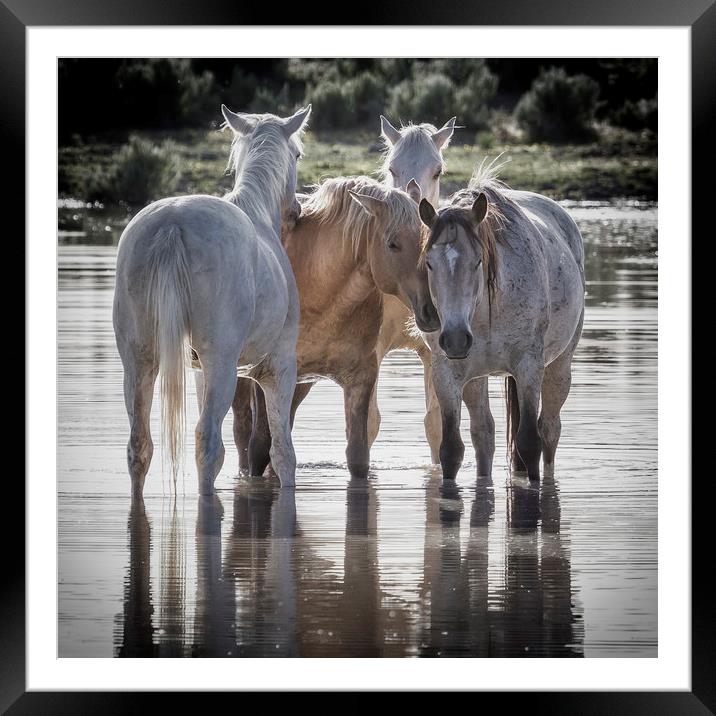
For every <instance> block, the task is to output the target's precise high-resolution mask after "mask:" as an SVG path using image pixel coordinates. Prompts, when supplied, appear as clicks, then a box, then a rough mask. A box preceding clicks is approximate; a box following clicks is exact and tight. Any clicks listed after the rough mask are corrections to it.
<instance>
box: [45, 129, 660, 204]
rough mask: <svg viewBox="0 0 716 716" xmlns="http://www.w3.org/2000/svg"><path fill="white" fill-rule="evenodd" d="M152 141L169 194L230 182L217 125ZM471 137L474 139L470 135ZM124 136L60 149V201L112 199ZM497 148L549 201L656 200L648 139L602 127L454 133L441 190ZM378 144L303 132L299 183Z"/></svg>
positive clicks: (366, 155)
mask: <svg viewBox="0 0 716 716" xmlns="http://www.w3.org/2000/svg"><path fill="white" fill-rule="evenodd" d="M139 134H140V136H141V137H143V138H145V139H148V140H150V141H151V142H153V143H156V144H159V143H161V142H164V141H165V140H170V141H171V151H172V152H176V155H177V159H178V162H177V165H178V167H179V177H178V179H177V181H176V189H175V191H174V192H173V193H175V194H192V193H206V194H217V195H221V194H222V193H224V192H225V191H227V190H228V189H230V188H231V184H232V178H231V177H230V176H227V175H226V173H225V170H226V159H227V157H228V150H229V143H230V141H231V137H230V135H229V134H228V133H227V132H220V131H216V130H214V131H209V132H204V131H181V132H171V133H166V132H163V133H161V134H160V133H151V132H146V133H139ZM475 140H477V141H475ZM124 142H126V137H118V136H111V135H110V136H105V137H96V138H91V139H90V140H81V139H79V138H77V139H76V140H75V141H74V142H73V143H72V144H70V145H67V146H62V147H60V149H59V177H58V184H59V194H60V198H63V199H68V198H72V199H78V200H80V201H98V202H101V203H102V204H104V205H106V206H112V205H113V204H118V203H120V202H118V200H117V198H116V197H110V196H103V189H102V185H103V182H102V181H101V180H102V177H103V176H104V175H106V174H107V173H108V172H110V171H111V169H112V166H113V163H114V161H115V156H116V152H117V151H119V149H120V148H121V147H122V145H123V144H124ZM499 154H503V157H502V159H508V160H509V161H508V162H507V163H506V164H505V165H504V167H503V169H502V172H501V176H502V178H503V179H504V180H505V181H506V182H507V183H508V184H509V185H510V186H512V187H514V188H519V189H524V190H529V191H536V192H539V193H542V194H545V195H547V196H550V197H552V198H554V199H558V200H563V199H572V200H579V201H584V200H614V199H638V200H643V201H656V199H657V156H656V142H655V140H654V139H653V138H650V137H647V136H644V135H639V134H636V133H631V132H624V131H616V130H611V131H609V132H604V133H603V135H602V136H601V137H600V140H599V141H598V142H594V143H590V144H581V145H569V144H567V145H547V144H505V143H499V142H495V141H493V139H492V137H491V136H490V135H487V136H478V137H477V138H476V137H466V136H460V132H459V131H458V132H456V134H455V138H454V140H453V143H452V144H451V146H450V147H449V148H448V149H447V150H446V152H445V159H446V161H447V172H446V174H445V175H444V178H443V181H442V186H443V193H444V194H449V193H451V192H453V191H456V190H457V189H460V188H462V187H464V186H465V185H466V184H467V182H468V181H469V179H470V176H471V174H472V172H473V170H474V168H475V166H476V165H477V164H479V162H480V161H481V160H482V159H483V158H484V157H486V156H487V157H495V156H497V155H499ZM380 160H381V157H380V142H379V141H377V136H376V134H375V133H370V132H366V131H361V132H309V133H308V135H307V136H306V138H305V157H304V158H303V159H302V161H301V162H300V164H299V175H298V181H299V186H300V188H302V189H306V188H307V187H308V186H310V185H311V184H315V183H317V182H319V181H320V180H321V179H324V178H326V177H330V176H343V175H352V174H369V175H370V174H372V173H374V172H375V171H376V170H377V168H378V167H379V166H380Z"/></svg>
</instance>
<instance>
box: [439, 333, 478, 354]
mask: <svg viewBox="0 0 716 716" xmlns="http://www.w3.org/2000/svg"><path fill="white" fill-rule="evenodd" d="M438 345H439V346H440V348H442V349H443V351H444V352H445V355H446V356H447V357H448V358H450V359H451V360H462V359H463V358H467V354H468V353H469V352H470V348H471V347H472V333H470V331H469V330H466V329H465V328H451V329H446V330H444V331H443V332H442V333H441V334H440V338H439V339H438Z"/></svg>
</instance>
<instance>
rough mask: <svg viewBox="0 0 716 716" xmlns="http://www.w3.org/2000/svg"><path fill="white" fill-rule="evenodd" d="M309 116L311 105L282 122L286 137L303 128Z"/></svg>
mask: <svg viewBox="0 0 716 716" xmlns="http://www.w3.org/2000/svg"><path fill="white" fill-rule="evenodd" d="M310 116H311V105H310V104H309V105H308V106H307V107H304V108H303V109H299V110H298V112H296V114H294V115H292V116H291V117H289V118H288V119H286V120H284V125H283V131H284V132H285V133H286V137H287V138H288V137H290V136H291V135H292V134H295V133H296V132H298V131H301V130H303V129H304V128H305V126H306V122H308V118H309V117H310Z"/></svg>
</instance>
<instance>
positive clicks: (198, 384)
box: [192, 369, 204, 412]
mask: <svg viewBox="0 0 716 716" xmlns="http://www.w3.org/2000/svg"><path fill="white" fill-rule="evenodd" d="M192 372H193V373H194V388H195V390H196V405H197V407H198V408H199V412H201V408H202V407H203V405H204V371H203V370H196V369H194V370H193V371H192Z"/></svg>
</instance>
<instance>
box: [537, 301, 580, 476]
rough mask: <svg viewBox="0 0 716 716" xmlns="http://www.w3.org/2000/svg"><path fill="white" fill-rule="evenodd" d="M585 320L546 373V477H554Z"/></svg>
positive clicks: (543, 429)
mask: <svg viewBox="0 0 716 716" xmlns="http://www.w3.org/2000/svg"><path fill="white" fill-rule="evenodd" d="M583 319H584V314H582V319H580V322H579V326H578V327H577V330H576V331H575V334H574V338H572V341H571V343H570V344H569V346H567V348H566V349H565V350H564V352H563V353H562V354H561V355H559V356H557V358H555V360H553V361H552V362H551V363H550V364H549V365H548V366H547V367H546V368H545V370H544V379H543V380H542V411H541V413H540V416H539V421H538V427H539V431H540V435H541V436H542V447H543V459H544V472H545V475H549V476H552V475H554V456H555V453H556V452H557V444H558V443H559V437H560V435H561V433H562V419H561V417H560V412H561V410H562V406H563V405H564V401H565V400H567V396H568V395H569V389H570V388H571V386H572V357H573V356H574V351H575V349H576V348H577V343H578V342H579V338H580V336H581V335H582V321H583Z"/></svg>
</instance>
